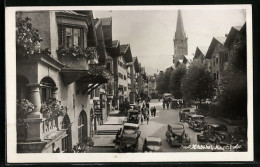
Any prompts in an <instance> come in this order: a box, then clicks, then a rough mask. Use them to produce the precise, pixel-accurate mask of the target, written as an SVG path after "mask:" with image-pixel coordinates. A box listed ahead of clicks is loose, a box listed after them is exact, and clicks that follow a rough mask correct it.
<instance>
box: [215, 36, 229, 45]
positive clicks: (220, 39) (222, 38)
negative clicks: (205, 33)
mask: <svg viewBox="0 0 260 167" xmlns="http://www.w3.org/2000/svg"><path fill="white" fill-rule="evenodd" d="M214 38H215V39H216V40H218V41H219V42H220V43H221V44H222V45H224V43H225V41H226V39H227V37H214Z"/></svg>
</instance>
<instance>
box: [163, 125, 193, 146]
mask: <svg viewBox="0 0 260 167" xmlns="http://www.w3.org/2000/svg"><path fill="white" fill-rule="evenodd" d="M165 136H166V140H167V141H168V143H169V144H170V145H171V146H181V145H189V144H190V138H189V137H188V134H187V133H186V132H185V128H184V125H183V124H181V123H172V124H168V126H167V131H166V133H165Z"/></svg>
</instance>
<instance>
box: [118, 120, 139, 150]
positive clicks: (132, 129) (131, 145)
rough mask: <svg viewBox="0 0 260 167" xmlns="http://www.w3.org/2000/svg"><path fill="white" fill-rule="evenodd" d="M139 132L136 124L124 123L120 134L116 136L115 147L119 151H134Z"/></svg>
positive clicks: (136, 146) (136, 147)
mask: <svg viewBox="0 0 260 167" xmlns="http://www.w3.org/2000/svg"><path fill="white" fill-rule="evenodd" d="M140 134H141V132H140V131H139V125H138V124H134V123H124V124H123V128H122V130H121V131H120V134H118V135H117V136H116V141H115V143H116V145H115V148H116V149H117V150H118V151H119V152H136V151H137V149H138V139H139V137H140Z"/></svg>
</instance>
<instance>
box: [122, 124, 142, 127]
mask: <svg viewBox="0 0 260 167" xmlns="http://www.w3.org/2000/svg"><path fill="white" fill-rule="evenodd" d="M124 126H133V127H137V128H138V127H139V125H138V124H134V123H124Z"/></svg>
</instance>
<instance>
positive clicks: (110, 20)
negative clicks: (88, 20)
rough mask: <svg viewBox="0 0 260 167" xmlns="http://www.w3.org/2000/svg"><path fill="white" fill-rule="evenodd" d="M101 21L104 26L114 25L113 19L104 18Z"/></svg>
mask: <svg viewBox="0 0 260 167" xmlns="http://www.w3.org/2000/svg"><path fill="white" fill-rule="evenodd" d="M101 20H102V25H103V26H110V25H111V24H112V17H108V18H102V19H101Z"/></svg>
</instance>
